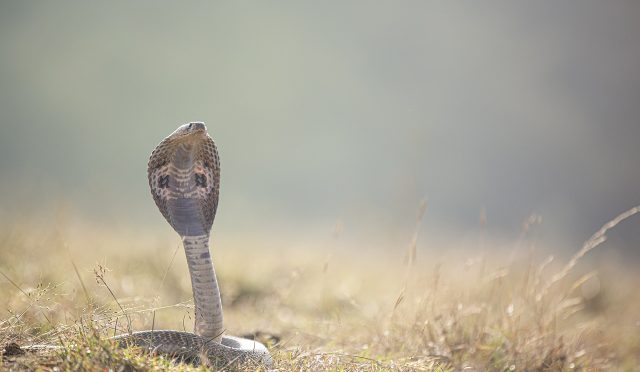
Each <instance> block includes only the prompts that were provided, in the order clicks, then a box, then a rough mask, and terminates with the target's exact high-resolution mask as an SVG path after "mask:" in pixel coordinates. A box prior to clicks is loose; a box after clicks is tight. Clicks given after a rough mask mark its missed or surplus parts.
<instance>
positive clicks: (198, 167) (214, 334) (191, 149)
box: [113, 122, 272, 365]
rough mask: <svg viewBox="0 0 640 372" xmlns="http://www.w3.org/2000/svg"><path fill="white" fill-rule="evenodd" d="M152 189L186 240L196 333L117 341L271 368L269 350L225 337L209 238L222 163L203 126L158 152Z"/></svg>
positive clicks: (179, 132)
mask: <svg viewBox="0 0 640 372" xmlns="http://www.w3.org/2000/svg"><path fill="white" fill-rule="evenodd" d="M147 174H148V178H149V187H150V188H151V194H152V195H153V199H154V201H155V203H156V205H157V206H158V209H160V212H161V213H162V215H163V216H164V218H165V219H166V220H167V222H169V224H170V225H171V227H173V229H174V230H175V231H176V232H177V233H178V234H179V235H180V237H181V238H182V243H183V247H184V250H185V254H186V256H187V264H188V266H189V272H190V275H191V286H192V291H193V299H194V303H195V327H194V328H195V329H194V333H189V332H181V331H172V330H149V331H140V332H133V333H128V334H123V335H119V336H115V337H114V338H113V339H114V340H116V341H117V343H118V345H120V346H123V347H126V346H130V345H135V346H140V347H143V348H146V349H149V350H151V351H154V352H159V353H165V354H171V355H175V356H180V357H183V358H188V359H195V360H198V359H200V358H202V356H206V357H207V358H208V359H209V361H210V362H213V363H215V364H220V363H222V365H226V364H228V363H233V362H235V361H239V362H243V361H247V360H252V361H254V362H257V363H262V364H264V365H270V364H271V362H272V360H271V356H270V354H269V351H268V350H267V348H266V347H265V346H264V345H263V344H261V343H259V342H256V341H253V340H248V339H244V338H239V337H233V336H227V335H224V327H223V319H222V302H221V300H220V291H219V288H218V282H217V279H216V274H215V271H214V268H213V262H212V259H211V255H210V252H209V235H210V232H211V226H212V225H213V220H214V218H215V215H216V210H217V207H218V195H219V188H220V160H219V158H218V151H217V149H216V145H215V143H214V142H213V139H211V137H210V136H209V134H208V133H207V128H206V126H205V125H204V123H200V122H193V123H189V124H184V125H182V126H180V127H179V128H178V129H176V130H175V131H174V132H173V133H171V134H170V135H169V136H168V137H166V138H165V139H164V140H162V141H161V142H160V144H158V146H156V148H155V149H154V150H153V152H152V153H151V157H150V158H149V164H148V171H147Z"/></svg>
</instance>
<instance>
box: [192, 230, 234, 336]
mask: <svg viewBox="0 0 640 372" xmlns="http://www.w3.org/2000/svg"><path fill="white" fill-rule="evenodd" d="M182 244H183V245H184V251H185V253H186V255H187V264H188V265H189V273H190V274H191V288H192V290H193V301H194V303H195V319H196V320H195V329H194V332H195V334H197V335H199V336H202V337H204V338H206V339H209V340H214V341H216V342H220V340H221V339H222V334H223V333H224V328H223V324H222V301H221V299H220V289H219V288H218V280H217V279H216V273H215V271H214V269H213V262H212V260H211V253H210V252H209V235H198V236H183V237H182Z"/></svg>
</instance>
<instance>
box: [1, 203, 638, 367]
mask: <svg viewBox="0 0 640 372" xmlns="http://www.w3.org/2000/svg"><path fill="white" fill-rule="evenodd" d="M636 212H638V210H637V209H632V210H630V211H629V212H628V213H627V214H625V215H621V216H620V217H619V218H618V219H616V220H613V221H612V222H611V223H610V224H609V225H606V226H605V227H604V228H603V229H602V230H601V231H599V232H596V234H594V236H593V237H592V238H591V239H589V240H588V241H587V242H586V243H585V245H584V246H583V247H582V249H580V247H577V248H576V249H575V250H574V252H575V255H574V256H573V257H571V256H567V257H564V258H562V255H560V257H555V258H551V256H549V252H545V251H544V250H543V249H538V248H535V247H532V246H531V245H530V244H527V243H526V238H525V239H523V241H521V242H519V243H517V244H518V245H517V249H511V250H509V249H506V250H505V249H503V247H501V248H500V249H498V248H494V247H492V244H491V243H490V242H489V240H487V242H485V244H484V246H485V248H477V247H470V248H473V249H459V250H456V249H454V248H451V249H449V247H446V246H443V247H431V248H430V249H429V250H428V252H426V253H423V252H421V251H419V250H416V249H415V241H414V243H409V242H408V243H407V245H406V246H401V247H395V248H389V249H367V247H345V244H344V243H342V242H341V241H340V238H339V237H336V238H334V239H333V241H329V243H327V244H324V243H323V244H315V245H308V246H306V245H305V244H304V243H300V244H287V243H282V242H284V241H286V239H285V238H281V242H280V243H278V242H275V243H274V242H271V243H269V244H267V243H265V242H263V241H257V240H251V239H248V238H247V239H243V240H236V241H234V240H224V238H223V237H221V238H220V239H218V238H217V237H216V238H214V243H213V256H214V261H215V266H216V270H217V274H218V277H219V280H220V282H221V289H222V293H223V305H224V311H225V322H226V327H227V329H228V330H229V332H228V333H230V334H233V335H239V336H253V335H255V337H256V338H257V339H259V340H261V341H263V342H264V343H265V344H267V345H268V346H269V348H270V350H271V351H272V354H273V357H274V360H275V365H274V368H275V369H277V370H283V371H286V370H337V371H343V370H344V371H350V370H373V371H377V370H442V371H448V370H453V371H458V370H465V371H482V370H496V371H509V370H518V371H521V370H603V369H604V370H635V369H636V368H637V367H636V366H637V365H639V364H640V315H639V313H638V309H640V291H637V288H636V287H637V283H639V281H640V277H639V275H638V273H637V272H636V271H634V270H631V269H626V270H625V269H622V268H620V267H618V266H609V265H606V264H601V265H595V264H593V263H585V262H584V259H583V257H588V255H589V251H590V250H592V249H598V248H599V247H598V245H599V244H600V243H601V242H602V241H603V239H604V236H605V233H606V230H607V229H608V228H612V227H614V225H615V224H616V223H618V222H620V221H622V220H623V219H625V218H626V217H629V216H631V215H632V214H634V213H636ZM534 222H535V221H534ZM634 223H635V222H634ZM526 228H527V227H526V226H525V227H524V228H523V229H525V230H526ZM513 244H514V246H516V243H513ZM512 248H513V247H512ZM505 252H507V254H505ZM513 252H515V254H511V253H513ZM0 272H1V276H0V298H1V299H2V301H1V302H0V303H1V305H2V306H1V309H0V310H1V312H2V315H1V316H0V346H1V347H2V349H3V355H2V356H0V366H1V367H0V368H2V369H15V370H21V369H41V370H76V369H79V368H82V369H89V370H102V369H103V368H106V369H110V370H114V371H131V370H165V369H167V368H175V369H180V370H192V369H198V368H200V369H206V368H207V367H206V366H201V367H195V366H192V365H189V364H182V363H179V362H176V361H172V360H170V359H167V358H164V357H161V356H149V355H146V354H144V353H142V352H141V351H140V350H135V349H130V350H121V349H117V348H115V347H114V345H112V343H111V342H110V341H108V340H107V337H109V336H111V335H113V334H114V332H116V333H123V332H126V331H127V329H128V328H132V329H134V330H142V329H151V328H153V329H181V330H182V329H185V330H191V329H192V327H193V320H192V317H193V313H192V311H193V308H192V302H191V290H190V282H189V279H188V272H187V267H186V263H185V259H184V253H183V252H182V250H181V247H180V242H179V240H178V238H177V237H176V236H174V235H170V234H169V233H166V234H164V235H162V234H161V235H154V234H150V233H143V234H140V233H137V232H134V231H133V230H126V229H121V230H114V229H112V230H101V229H98V228H90V227H87V226H83V227H82V229H81V228H79V227H78V226H76V227H70V226H64V225H62V226H61V225H60V224H56V225H55V226H46V225H43V226H37V224H35V223H29V222H21V223H18V222H16V223H14V224H12V225H3V227H2V228H1V230H0ZM30 344H61V345H65V346H64V347H63V348H62V349H58V350H54V351H48V352H43V351H39V352H24V350H22V348H21V347H22V346H25V345H30ZM0 351H1V350H0ZM223 367H224V366H223ZM233 368H235V366H227V368H226V369H227V370H229V369H233ZM244 368H247V369H260V368H259V367H257V366H244Z"/></svg>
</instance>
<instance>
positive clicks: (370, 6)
mask: <svg viewBox="0 0 640 372" xmlns="http://www.w3.org/2000/svg"><path fill="white" fill-rule="evenodd" d="M0 4H1V5H0V51H1V54H0V172H1V174H2V176H1V179H0V219H3V220H5V221H18V220H26V221H30V220H37V219H42V220H44V221H46V220H47V219H53V220H57V219H58V218H60V214H61V213H62V212H60V211H61V210H63V211H64V213H63V214H64V215H65V216H67V217H66V218H69V219H71V220H73V221H76V222H82V223H90V224H95V225H99V226H104V227H105V228H107V227H109V226H119V227H125V228H130V229H133V230H140V231H155V230H156V229H162V231H165V230H167V229H168V228H169V227H168V225H166V223H165V222H164V221H163V220H162V217H161V216H160V214H159V213H158V212H157V211H156V209H155V206H154V204H153V202H152V201H151V197H150V194H149V191H148V186H147V180H146V162H147V158H148V155H149V153H150V152H151V150H152V149H153V148H154V146H155V145H156V144H157V143H158V142H159V141H160V140H161V139H162V138H163V137H164V136H166V135H168V134H169V133H170V132H171V131H173V130H174V129H175V128H176V127H177V126H178V125H180V124H182V123H186V122H189V121H196V120H198V121H204V122H206V123H207V125H208V127H209V131H210V133H211V135H212V136H213V137H214V139H215V140H216V142H217V143H218V147H219V150H220V152H221V158H222V167H223V168H222V177H223V178H222V190H221V203H220V208H219V210H218V217H217V220H216V224H215V228H214V231H215V232H216V233H218V234H224V235H226V236H233V235H251V234H257V235H260V234H262V235H265V236H266V235H268V234H273V235H277V236H279V237H280V238H281V239H285V240H286V237H287V236H289V234H291V235H293V234H296V235H306V236H309V237H318V236H331V234H333V232H334V229H335V228H334V226H335V225H339V226H341V228H340V229H341V230H342V234H343V235H344V236H347V237H350V238H352V239H353V240H354V241H364V240H367V241H376V242H379V243H380V244H392V245H398V246H404V244H406V243H408V241H409V239H410V234H411V231H412V230H413V228H414V223H415V214H416V209H417V205H418V203H419V201H420V200H421V199H423V198H427V199H428V200H429V207H428V211H427V214H426V217H425V221H424V224H423V228H422V230H423V234H424V235H423V236H425V237H426V238H425V239H423V240H422V241H421V244H422V245H423V248H424V249H429V239H430V237H435V236H460V235H469V234H475V232H477V231H478V230H479V229H486V230H488V231H489V233H490V234H495V235H496V236H505V237H507V238H514V237H516V236H518V235H519V234H520V233H521V224H522V222H523V221H524V220H525V219H526V218H527V217H528V216H529V215H530V214H532V213H535V214H537V215H541V216H542V217H543V223H542V225H541V226H539V227H538V228H537V230H536V231H537V232H536V234H538V235H539V236H540V238H541V239H543V240H544V241H545V242H548V244H550V245H553V244H556V243H559V242H562V243H568V244H567V245H566V246H567V247H569V248H571V249H574V248H575V247H576V246H577V245H579V244H580V242H581V241H582V240H584V239H586V238H587V237H588V236H589V235H590V234H591V233H592V232H593V231H594V230H595V229H597V228H598V227H599V226H600V225H601V224H602V223H604V222H605V221H606V220H607V219H609V218H611V217H613V216H614V215H615V214H617V213H618V212H621V211H623V210H625V209H627V208H629V207H632V206H634V205H635V204H637V203H638V202H639V201H640V166H639V165H638V162H639V160H640V146H639V143H638V141H639V140H640V121H639V118H640V43H638V35H640V22H639V21H638V20H639V19H640V3H638V2H635V1H607V2H599V1H578V0H574V1H564V2H555V1H534V2H521V1H516V2H497V1H489V2H474V1H460V2H428V1H404V2H397V1H380V2H369V1H348V2H343V1H340V2H301V1H282V2H226V3H219V2H215V3H214V2H189V3H185V2H162V1H136V2H102V3H99V2H85V1H76V2H69V1H56V2H26V1H2V2H1V3H0ZM483 214H484V215H486V221H487V222H486V225H484V226H483V224H482V223H481V222H480V220H481V218H480V216H481V215H483ZM69 216H71V217H69ZM638 230H640V229H638V222H637V221H635V220H634V221H630V222H628V223H625V226H622V228H621V230H618V231H617V232H616V233H615V234H614V236H613V240H612V241H613V243H611V244H615V245H616V247H619V249H621V250H627V251H629V252H631V253H629V254H633V252H638V249H637V245H638V242H640V232H639V231H638ZM432 249H435V248H432Z"/></svg>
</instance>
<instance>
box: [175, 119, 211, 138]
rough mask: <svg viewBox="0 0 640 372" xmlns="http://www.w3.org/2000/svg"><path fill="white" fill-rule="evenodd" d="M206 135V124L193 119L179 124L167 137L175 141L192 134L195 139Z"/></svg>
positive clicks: (190, 136)
mask: <svg viewBox="0 0 640 372" xmlns="http://www.w3.org/2000/svg"><path fill="white" fill-rule="evenodd" d="M206 135H207V126H206V125H204V123H202V122H199V121H194V122H191V123H188V124H184V125H181V126H179V127H178V129H176V130H174V131H173V133H171V134H170V135H169V137H167V138H169V139H171V140H173V141H175V140H179V139H187V138H194V136H195V138H197V139H201V138H203V137H204V136H206Z"/></svg>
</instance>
